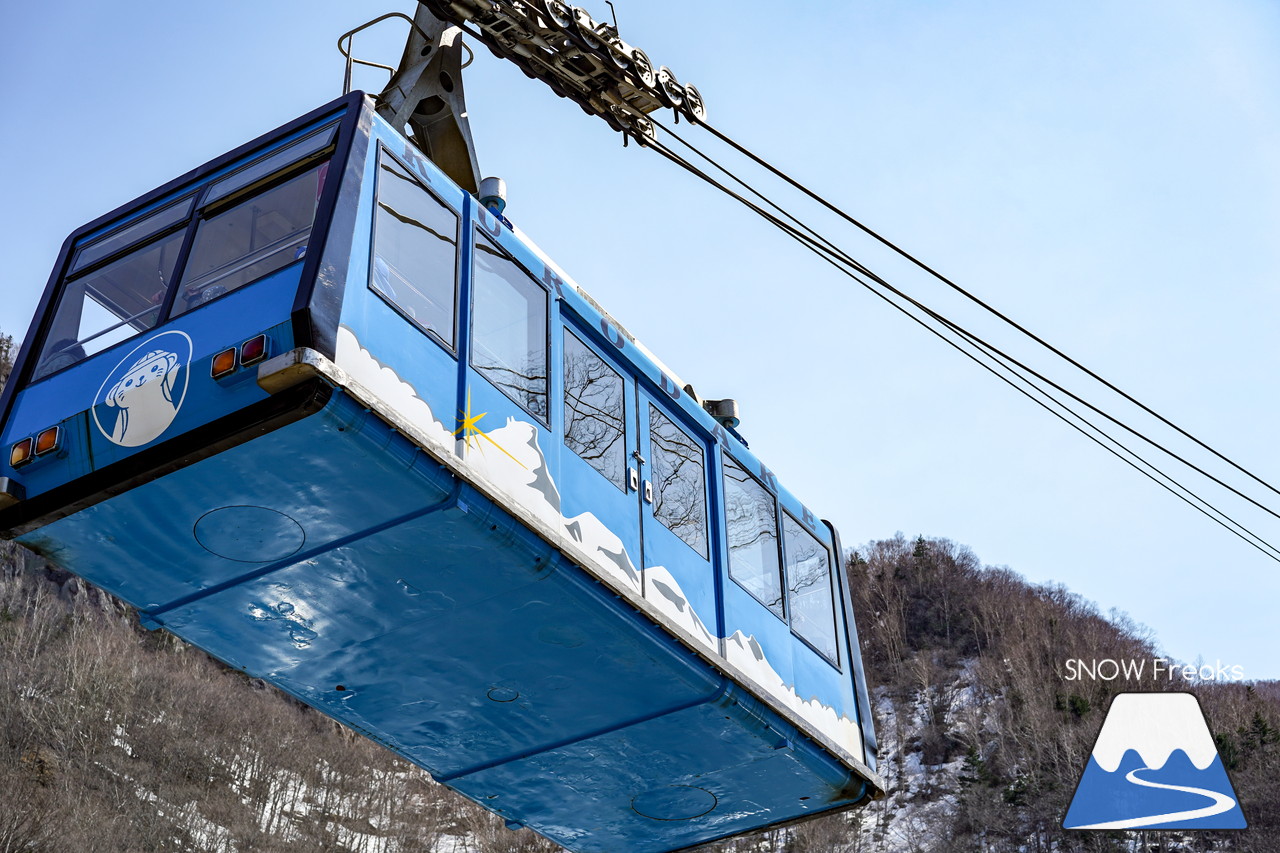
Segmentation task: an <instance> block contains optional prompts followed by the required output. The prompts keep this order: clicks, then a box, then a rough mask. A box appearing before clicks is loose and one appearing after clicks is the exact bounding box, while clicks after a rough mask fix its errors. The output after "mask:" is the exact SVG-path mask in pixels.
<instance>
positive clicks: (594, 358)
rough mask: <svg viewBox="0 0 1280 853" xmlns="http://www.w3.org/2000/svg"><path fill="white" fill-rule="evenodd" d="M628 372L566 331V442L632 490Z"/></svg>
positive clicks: (601, 471) (621, 487) (589, 462)
mask: <svg viewBox="0 0 1280 853" xmlns="http://www.w3.org/2000/svg"><path fill="white" fill-rule="evenodd" d="M625 417H626V414H625V403H624V402H623V384H622V377H621V376H619V375H618V373H617V372H616V371H615V370H613V368H611V367H609V365H607V364H605V363H604V360H603V359H601V358H600V356H598V355H596V354H595V353H594V352H592V351H591V349H590V348H589V347H588V346H587V345H586V344H584V343H583V342H582V341H580V340H578V338H577V336H576V335H574V334H573V333H572V332H570V331H568V330H567V329H566V330H565V333H564V443H565V445H566V446H568V448H569V449H570V450H572V451H573V452H574V453H576V454H578V455H579V456H581V457H582V458H583V460H585V461H586V462H587V464H589V465H590V466H591V467H592V468H595V469H596V470H597V471H599V472H600V473H601V474H603V475H604V476H605V478H606V479H608V480H609V482H611V483H613V484H614V485H615V486H617V487H618V488H619V489H622V490H623V491H626V488H627V486H626V479H625V478H626V468H627V452H626V426H625V423H626V422H625V420H624V418H625Z"/></svg>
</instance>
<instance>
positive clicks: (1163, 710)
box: [1062, 693, 1245, 829]
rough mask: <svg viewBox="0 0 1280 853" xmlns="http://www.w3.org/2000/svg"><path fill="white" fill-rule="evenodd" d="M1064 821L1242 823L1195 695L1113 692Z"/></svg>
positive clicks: (1090, 824)
mask: <svg viewBox="0 0 1280 853" xmlns="http://www.w3.org/2000/svg"><path fill="white" fill-rule="evenodd" d="M1062 827H1063V829H1244V828H1245V820H1244V813H1243V812H1241V811H1240V804H1239V802H1238V801H1237V799H1236V792H1235V789H1234V788H1232V787H1231V780H1230V779H1228V778H1227V772H1226V770H1225V769H1224V768H1223V766H1222V759H1221V757H1219V755H1218V750H1217V747H1215V746H1214V743H1213V737H1212V736H1211V735H1210V734H1209V726H1208V724H1207V723H1206V722H1205V719H1204V713H1203V712H1202V711H1201V710H1200V703H1199V702H1198V701H1197V700H1196V697H1195V696H1194V695H1192V694H1190V693H1121V694H1119V695H1118V696H1116V697H1115V699H1114V700H1112V702H1111V709H1110V710H1109V711H1108V712H1107V718H1106V720H1104V721H1103V723H1102V731H1101V732H1099V733H1098V742H1097V743H1095V744H1094V746H1093V754H1092V755H1090V756H1089V763H1088V764H1087V765H1086V766H1085V770H1084V775H1083V776H1081V778H1080V784H1079V786H1078V787H1077V788H1076V795H1075V797H1074V798H1073V799H1072V800H1071V807H1070V808H1069V809H1068V810H1067V818H1066V820H1064V821H1063V823H1062Z"/></svg>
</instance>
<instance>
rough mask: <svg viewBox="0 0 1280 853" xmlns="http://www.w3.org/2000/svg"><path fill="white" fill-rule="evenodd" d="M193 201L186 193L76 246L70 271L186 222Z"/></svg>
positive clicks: (72, 271) (75, 271) (80, 268)
mask: <svg viewBox="0 0 1280 853" xmlns="http://www.w3.org/2000/svg"><path fill="white" fill-rule="evenodd" d="M195 201H196V200H195V197H194V196H187V197H186V198H184V199H182V200H181V201H177V202H174V203H173V204H169V205H166V206H164V207H162V208H161V209H160V210H157V211H156V212H155V213H152V214H150V215H148V216H144V217H143V218H142V219H139V220H138V221H137V222H133V223H131V224H129V225H126V226H125V227H123V228H118V229H116V230H115V231H113V232H111V233H110V234H107V235H106V236H105V237H101V238H99V239H97V240H94V241H93V242H91V243H89V244H87V245H86V246H84V247H83V248H81V249H78V250H77V251H76V254H75V261H74V262H73V263H72V265H71V270H70V272H71V273H73V274H74V273H77V272H79V271H80V270H82V269H84V268H85V267H87V266H90V265H91V264H95V263H97V262H98V261H101V260H102V259H104V258H109V257H111V256H112V255H114V254H115V253H116V252H119V251H120V250H121V249H124V248H126V247H127V246H131V245H133V244H134V243H139V242H141V241H143V240H145V239H147V238H148V237H151V236H153V235H155V234H159V233H160V232H162V231H168V230H169V229H171V228H174V227H175V226H178V225H186V224H187V221H188V220H189V219H190V218H191V208H192V207H194V206H195Z"/></svg>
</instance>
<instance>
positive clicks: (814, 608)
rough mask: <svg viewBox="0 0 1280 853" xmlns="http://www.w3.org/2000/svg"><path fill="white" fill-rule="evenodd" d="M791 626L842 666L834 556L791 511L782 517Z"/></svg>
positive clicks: (824, 654) (823, 653) (810, 643)
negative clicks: (833, 571) (837, 637)
mask: <svg viewBox="0 0 1280 853" xmlns="http://www.w3.org/2000/svg"><path fill="white" fill-rule="evenodd" d="M782 536H783V547H784V550H785V552H786V555H787V557H786V559H787V564H786V568H787V602H788V606H789V608H790V610H791V630H793V631H795V632H796V634H798V635H799V636H800V637H801V638H802V639H803V640H804V641H805V642H807V643H808V644H809V645H811V646H813V648H814V649H816V650H817V651H818V652H819V653H820V654H821V655H822V656H823V657H825V658H826V659H827V660H829V661H831V662H832V663H834V664H836V665H837V666H839V664H840V656H839V653H838V652H837V650H836V621H835V620H836V617H835V597H834V596H833V595H832V592H831V590H832V585H831V557H830V553H829V552H828V551H827V549H826V546H824V545H823V544H822V543H821V542H819V541H818V540H817V539H815V538H814V537H813V535H812V534H811V533H809V531H807V530H805V529H804V528H803V527H801V526H800V524H799V522H797V521H796V520H795V519H793V518H792V517H791V516H789V515H785V514H784V515H783V517H782Z"/></svg>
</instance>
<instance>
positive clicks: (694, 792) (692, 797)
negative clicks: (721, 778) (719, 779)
mask: <svg viewBox="0 0 1280 853" xmlns="http://www.w3.org/2000/svg"><path fill="white" fill-rule="evenodd" d="M718 802H719V800H717V799H716V795H715V794H713V793H711V792H710V791H708V790H706V789H705V788H695V787H693V786H691V785H668V786H667V787H665V788H655V789H653V790H652V791H646V792H645V793H643V794H639V795H637V796H635V797H632V799H631V809H632V811H634V812H635V813H636V814H638V815H640V816H642V817H647V818H651V819H653V820H693V819H694V818H695V817H702V816H703V815H704V814H707V813H709V812H711V811H712V810H713V809H715V807H716V804H717V803H718Z"/></svg>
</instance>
